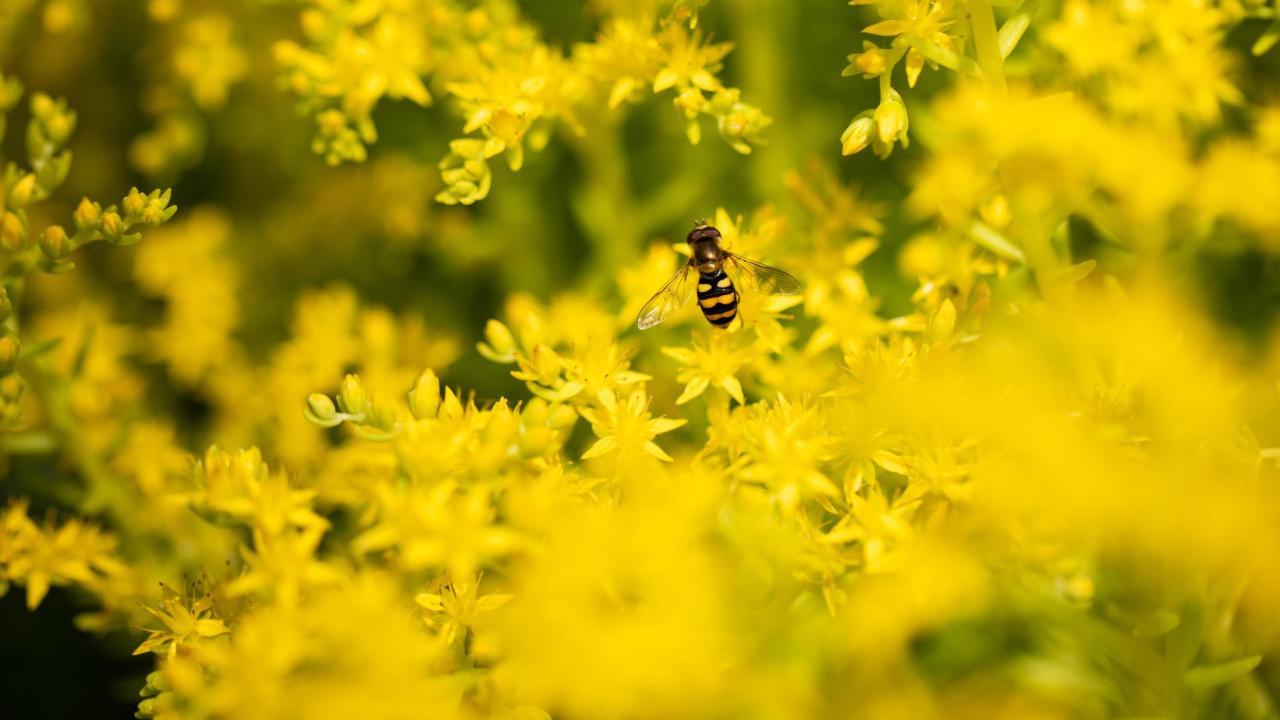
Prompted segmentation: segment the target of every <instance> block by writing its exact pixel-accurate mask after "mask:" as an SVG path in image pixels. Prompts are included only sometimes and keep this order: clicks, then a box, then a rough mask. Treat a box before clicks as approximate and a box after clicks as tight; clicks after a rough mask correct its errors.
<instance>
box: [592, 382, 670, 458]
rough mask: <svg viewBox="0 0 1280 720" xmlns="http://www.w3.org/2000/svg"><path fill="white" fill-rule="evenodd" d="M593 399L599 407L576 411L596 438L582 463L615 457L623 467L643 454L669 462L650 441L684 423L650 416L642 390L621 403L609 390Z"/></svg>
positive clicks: (635, 390) (656, 445)
mask: <svg viewBox="0 0 1280 720" xmlns="http://www.w3.org/2000/svg"><path fill="white" fill-rule="evenodd" d="M596 398H597V399H598V400H599V402H600V406H599V407H597V408H582V409H581V410H579V412H580V413H582V417H584V418H586V420H587V422H589V423H591V431H592V432H594V433H595V434H596V437H597V438H599V439H598V440H596V442H595V443H594V444H593V445H592V446H591V447H590V448H588V449H587V451H586V452H585V453H583V455H582V459H584V460H586V459H589V458H594V457H599V456H601V455H607V454H610V453H617V454H618V456H619V459H618V462H620V463H626V462H630V461H634V460H635V459H636V458H637V456H638V455H639V454H641V453H644V454H647V455H651V456H653V457H655V458H657V459H659V460H663V461H665V462H671V460H672V458H671V456H670V455H668V454H667V453H666V452H665V451H663V449H662V448H661V447H659V446H658V444H657V443H655V442H654V441H653V439H654V438H655V437H657V436H658V435H662V434H663V433H668V432H671V431H672V430H675V429H676V428H678V427H681V426H683V425H684V424H685V422H686V421H685V420H678V419H673V418H666V417H657V418H655V417H652V416H650V415H649V400H648V397H647V396H646V395H645V392H644V390H643V389H642V388H636V389H634V390H632V391H631V392H630V393H629V394H628V395H627V396H626V397H625V398H622V399H619V398H618V396H617V394H615V393H614V391H613V390H611V389H609V388H604V389H602V390H600V391H599V392H598V393H597V395H596Z"/></svg>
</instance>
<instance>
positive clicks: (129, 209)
mask: <svg viewBox="0 0 1280 720" xmlns="http://www.w3.org/2000/svg"><path fill="white" fill-rule="evenodd" d="M120 207H121V208H123V209H124V214H125V217H132V218H136V217H138V216H139V215H141V214H142V211H143V210H145V209H146V207H147V196H146V195H143V194H142V193H141V192H140V191H139V190H138V188H132V189H130V190H129V194H128V195H125V196H124V201H123V202H121V203H120Z"/></svg>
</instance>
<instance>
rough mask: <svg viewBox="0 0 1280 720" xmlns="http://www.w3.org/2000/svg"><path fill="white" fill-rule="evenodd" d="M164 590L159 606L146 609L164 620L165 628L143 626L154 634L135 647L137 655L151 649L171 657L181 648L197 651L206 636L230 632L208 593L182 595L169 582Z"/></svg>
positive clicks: (134, 652) (146, 607)
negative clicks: (195, 596)
mask: <svg viewBox="0 0 1280 720" xmlns="http://www.w3.org/2000/svg"><path fill="white" fill-rule="evenodd" d="M161 590H162V591H163V592H164V597H163V598H162V599H161V600H160V609H159V610H156V609H155V608H152V607H150V606H145V605H144V606H143V610H146V611H147V612H148V613H150V614H151V615H152V617H154V618H156V619H157V620H159V621H160V622H162V623H164V629H163V630H152V629H150V628H141V629H142V630H146V631H147V632H149V633H151V635H150V636H149V637H147V639H146V640H144V641H142V644H141V645H139V646H138V647H137V649H136V650H134V651H133V654H134V655H141V654H143V653H147V652H152V653H155V654H157V655H160V654H164V655H167V656H169V657H170V658H172V657H174V656H175V655H177V654H178V653H179V652H184V653H185V652H192V651H197V650H198V648H199V646H200V643H201V641H202V640H204V639H205V638H212V637H217V636H219V635H225V634H227V633H228V632H230V630H229V629H228V628H227V626H226V624H225V623H224V622H223V621H222V620H221V619H219V618H217V617H214V615H213V599H212V598H211V597H210V596H209V595H204V596H203V597H200V598H199V599H195V598H190V597H183V596H182V595H181V594H179V593H178V592H176V591H174V590H173V589H172V588H170V587H169V586H168V585H161Z"/></svg>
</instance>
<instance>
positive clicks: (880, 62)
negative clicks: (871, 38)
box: [853, 45, 885, 75]
mask: <svg viewBox="0 0 1280 720" xmlns="http://www.w3.org/2000/svg"><path fill="white" fill-rule="evenodd" d="M853 64H854V65H857V66H858V70H859V71H861V72H862V73H863V74H864V75H879V74H880V73H882V72H884V66H885V57H884V50H881V49H880V48H878V47H875V46H874V45H873V46H871V47H869V48H867V49H866V50H865V51H864V52H860V53H858V54H857V55H856V56H854V58H853Z"/></svg>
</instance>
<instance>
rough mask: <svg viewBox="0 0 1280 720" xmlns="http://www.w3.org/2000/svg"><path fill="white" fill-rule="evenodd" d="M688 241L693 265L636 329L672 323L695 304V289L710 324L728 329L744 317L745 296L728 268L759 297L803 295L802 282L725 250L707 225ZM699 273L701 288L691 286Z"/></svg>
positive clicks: (643, 312) (665, 289) (644, 311)
mask: <svg viewBox="0 0 1280 720" xmlns="http://www.w3.org/2000/svg"><path fill="white" fill-rule="evenodd" d="M685 239H686V241H687V242H688V243H689V250H690V253H689V261H688V262H687V263H685V264H684V266H683V267H681V268H680V269H679V270H677V271H676V274H675V275H672V276H671V279H670V280H668V281H667V284H665V285H663V286H662V289H661V290H659V291H658V292H657V293H655V294H654V296H653V297H651V298H649V302H647V303H645V304H644V307H642V308H640V314H639V315H638V316H637V317H636V326H637V327H639V328H640V329H641V330H647V329H648V328H651V327H653V326H654V325H657V324H658V323H660V322H662V321H663V320H666V319H667V318H668V317H670V316H671V313H673V312H675V311H676V310H679V309H680V308H681V307H683V306H684V304H685V303H687V302H689V298H690V296H692V295H693V294H694V293H693V289H694V286H695V284H696V285H697V288H698V292H697V295H698V306H699V308H701V310H702V314H703V315H704V316H706V318H707V322H709V323H711V324H712V325H714V326H715V327H718V328H724V327H728V326H729V323H731V322H733V319H734V318H735V317H737V316H738V297H739V296H738V290H737V288H735V287H734V285H733V280H732V279H731V278H730V277H729V275H728V274H727V273H726V272H725V268H726V267H728V268H730V269H732V270H733V271H734V274H735V275H737V276H738V277H739V279H740V280H744V281H745V283H746V284H747V285H748V286H749V287H751V289H752V290H755V291H757V292H763V293H766V294H768V295H795V294H796V293H798V292H800V282H799V281H798V280H796V279H795V278H794V277H792V276H791V275H789V274H788V273H785V272H783V271H781V270H779V269H778V268H775V267H769V266H768V265H765V264H763V263H758V262H756V261H754V260H748V259H747V258H744V257H742V256H741V255H738V254H735V253H731V252H729V251H728V250H725V249H724V248H722V247H720V231H719V230H717V229H715V228H714V227H712V226H710V225H708V224H706V223H704V222H699V223H698V224H697V227H695V228H694V229H693V230H692V231H691V232H690V233H689V237H687V238H685ZM695 269H696V270H697V273H696V274H697V277H698V282H697V283H693V282H691V280H692V278H693V277H694V274H695V273H694V270H695Z"/></svg>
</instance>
